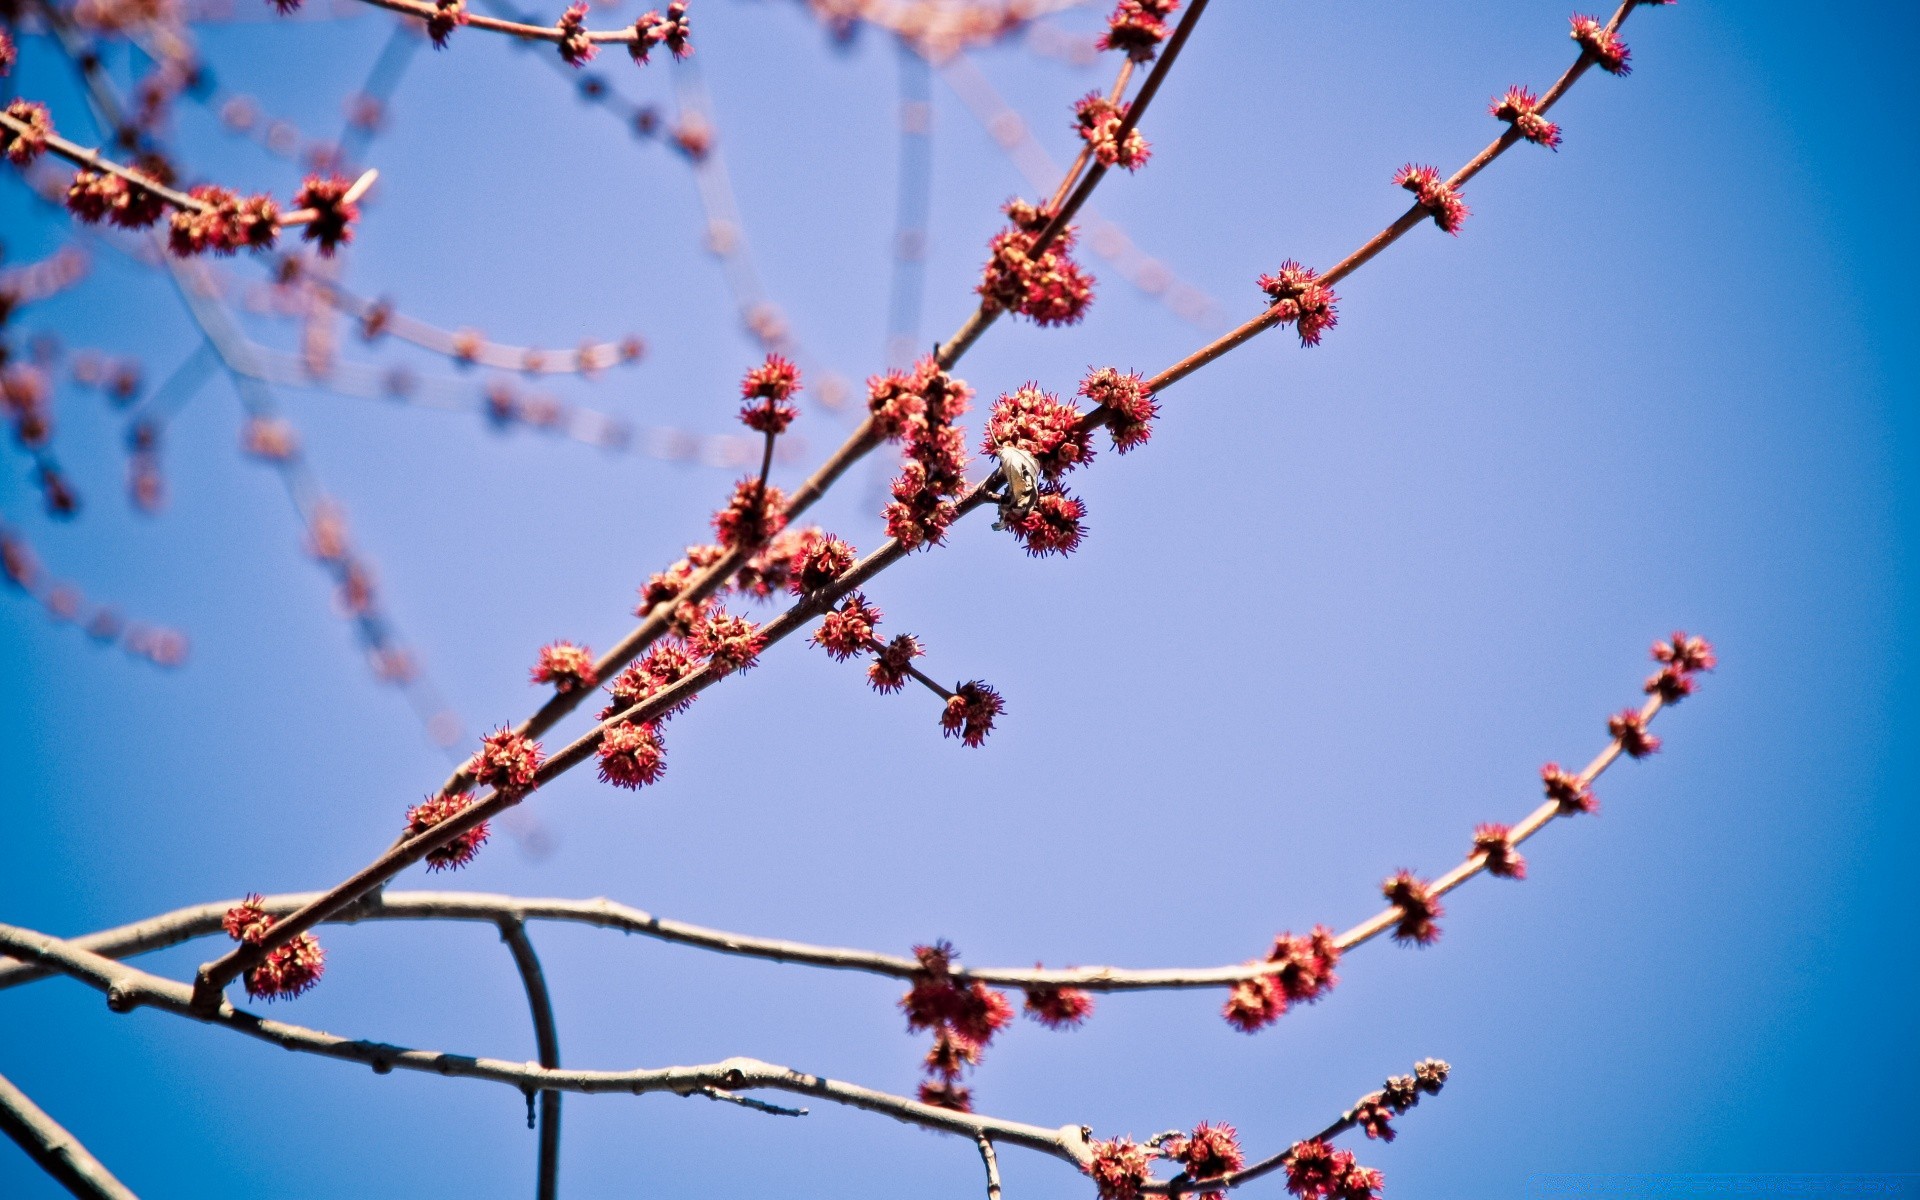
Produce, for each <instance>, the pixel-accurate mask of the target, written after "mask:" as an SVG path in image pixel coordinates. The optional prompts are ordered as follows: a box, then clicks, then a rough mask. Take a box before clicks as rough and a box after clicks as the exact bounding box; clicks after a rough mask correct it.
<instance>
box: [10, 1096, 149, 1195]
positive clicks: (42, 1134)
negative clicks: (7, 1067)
mask: <svg viewBox="0 0 1920 1200" xmlns="http://www.w3.org/2000/svg"><path fill="white" fill-rule="evenodd" d="M0 1130H5V1131H6V1134H7V1136H8V1137H10V1138H12V1139H13V1140H14V1141H15V1142H16V1143H17V1144H18V1145H19V1147H20V1148H21V1149H22V1150H25V1151H26V1152H27V1157H28V1158H31V1159H32V1160H33V1161H34V1162H35V1163H38V1164H39V1166H40V1169H41V1170H43V1171H45V1172H46V1173H47V1174H49V1175H51V1176H53V1178H54V1180H55V1181H56V1182H58V1183H59V1184H60V1186H61V1187H64V1188H66V1189H67V1190H68V1191H69V1192H72V1193H73V1194H74V1195H76V1196H80V1197H82V1198H83V1200H85V1198H86V1197H93V1198H94V1200H138V1197H136V1196H135V1195H134V1194H133V1193H132V1192H130V1191H128V1190H127V1186H126V1185H125V1184H123V1183H121V1182H120V1181H119V1180H118V1179H115V1178H114V1177H113V1172H112V1171H109V1170H107V1168H106V1167H104V1166H102V1165H101V1163H100V1160H99V1159H97V1158H95V1157H94V1156H93V1155H92V1154H90V1153H88V1151H87V1148H86V1147H85V1146H83V1145H81V1144H80V1139H78V1138H76V1137H74V1136H73V1135H72V1134H71V1133H68V1132H67V1131H66V1129H65V1127H63V1126H62V1125H61V1124H60V1122H58V1121H56V1120H54V1119H53V1118H52V1117H50V1116H48V1115H47V1114H46V1112H45V1111H44V1110H43V1109H41V1107H40V1106H39V1105H37V1104H35V1103H34V1102H33V1100H32V1098H31V1097H29V1096H28V1095H27V1094H26V1093H25V1092H23V1091H21V1090H20V1089H19V1088H17V1087H15V1086H14V1085H13V1081H12V1080H10V1079H8V1078H7V1077H6V1076H5V1075H0Z"/></svg>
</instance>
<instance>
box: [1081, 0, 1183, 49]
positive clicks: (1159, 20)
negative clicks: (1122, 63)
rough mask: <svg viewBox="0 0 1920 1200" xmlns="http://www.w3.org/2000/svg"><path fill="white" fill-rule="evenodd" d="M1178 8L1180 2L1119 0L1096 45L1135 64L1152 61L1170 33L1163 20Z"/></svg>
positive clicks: (1165, 21) (1175, 0)
mask: <svg viewBox="0 0 1920 1200" xmlns="http://www.w3.org/2000/svg"><path fill="white" fill-rule="evenodd" d="M1179 7H1180V0H1120V3H1119V4H1118V5H1117V6H1115V8H1114V10H1113V13H1112V15H1111V16H1109V17H1108V18H1107V31H1106V32H1105V33H1103V34H1101V35H1100V40H1099V42H1098V43H1097V45H1098V46H1099V47H1100V49H1102V50H1118V51H1120V52H1122V53H1124V54H1125V55H1126V56H1127V57H1128V58H1130V59H1132V60H1133V61H1134V62H1137V63H1143V62H1152V61H1153V56H1154V55H1155V54H1157V53H1159V51H1160V43H1161V42H1164V41H1166V40H1167V35H1168V33H1169V32H1171V31H1170V30H1168V28H1167V18H1168V17H1171V16H1172V15H1173V10H1174V9H1176V8H1179Z"/></svg>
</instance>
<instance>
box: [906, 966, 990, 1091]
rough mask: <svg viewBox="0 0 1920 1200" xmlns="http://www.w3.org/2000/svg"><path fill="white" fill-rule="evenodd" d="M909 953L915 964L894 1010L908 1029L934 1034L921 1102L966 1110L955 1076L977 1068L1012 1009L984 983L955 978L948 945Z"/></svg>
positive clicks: (927, 1059) (963, 1089) (957, 1076)
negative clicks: (930, 1077)
mask: <svg viewBox="0 0 1920 1200" xmlns="http://www.w3.org/2000/svg"><path fill="white" fill-rule="evenodd" d="M913 955H914V957H915V958H916V959H918V960H919V964H920V965H919V969H918V970H916V971H915V972H914V974H913V976H912V983H911V984H910V986H909V987H908V989H907V992H906V994H905V995H903V996H901V997H900V1009H901V1011H902V1012H904V1013H906V1015H907V1028H908V1029H909V1030H914V1031H918V1030H926V1029H931V1030H933V1031H934V1041H933V1047H932V1048H931V1049H930V1050H929V1051H928V1052H927V1057H926V1062H925V1066H926V1070H927V1072H928V1074H929V1075H931V1076H933V1077H934V1078H933V1079H930V1080H929V1081H928V1082H927V1083H925V1084H922V1085H921V1089H920V1098H921V1102H922V1103H925V1104H933V1105H936V1106H938V1107H942V1108H957V1109H958V1110H959V1111H961V1112H967V1111H970V1104H971V1097H970V1095H969V1094H968V1092H967V1090H966V1089H965V1088H963V1087H960V1086H959V1082H958V1081H959V1078H960V1075H961V1072H962V1071H964V1070H965V1069H966V1068H968V1067H972V1066H974V1065H976V1064H978V1063H979V1061H980V1055H981V1052H982V1051H984V1050H985V1049H986V1047H987V1044H988V1043H989V1042H991V1041H992V1040H993V1035H994V1034H995V1033H998V1032H999V1031H1000V1030H1001V1029H1003V1028H1005V1027H1006V1026H1007V1025H1008V1023H1010V1022H1011V1021H1012V1020H1013V1006H1012V1005H1011V1004H1010V1003H1008V1001H1007V997H1006V995H1005V994H1004V993H1002V992H997V991H995V990H993V989H992V988H990V987H988V986H987V985H986V984H984V983H980V982H978V981H974V982H971V983H963V982H962V981H960V980H958V979H955V978H954V976H953V960H954V959H955V958H956V957H957V955H956V953H955V951H954V949H953V946H952V945H951V944H950V943H947V942H944V941H941V942H935V943H933V944H932V945H930V946H915V947H914V948H913Z"/></svg>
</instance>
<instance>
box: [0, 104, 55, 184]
mask: <svg viewBox="0 0 1920 1200" xmlns="http://www.w3.org/2000/svg"><path fill="white" fill-rule="evenodd" d="M5 112H6V115H7V116H9V117H11V118H13V119H14V120H15V121H17V122H19V123H20V124H21V125H23V126H25V128H23V129H15V128H14V127H13V126H11V125H7V124H0V154H4V155H6V157H7V161H8V162H11V163H12V164H13V165H14V166H16V167H24V166H26V165H27V164H28V163H30V162H32V161H33V160H34V159H36V158H39V157H40V156H41V155H42V154H45V153H46V152H47V139H48V138H50V137H52V136H53V119H52V118H51V117H49V116H47V106H46V105H44V104H36V103H34V102H33V101H31V100H15V101H13V102H12V103H10V104H8V105H7V107H6V109H5Z"/></svg>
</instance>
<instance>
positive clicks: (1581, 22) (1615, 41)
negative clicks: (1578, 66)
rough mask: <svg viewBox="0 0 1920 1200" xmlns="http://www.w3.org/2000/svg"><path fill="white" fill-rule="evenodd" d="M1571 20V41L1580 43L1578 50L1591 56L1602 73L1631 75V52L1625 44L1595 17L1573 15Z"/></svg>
mask: <svg viewBox="0 0 1920 1200" xmlns="http://www.w3.org/2000/svg"><path fill="white" fill-rule="evenodd" d="M1571 20H1572V22H1573V33H1572V35H1571V36H1572V38H1573V40H1574V41H1576V42H1579V43H1580V49H1582V50H1584V51H1585V52H1586V53H1588V54H1590V55H1592V56H1593V60H1594V62H1595V63H1596V64H1597V65H1598V66H1599V68H1600V69H1601V70H1602V71H1605V72H1607V73H1608V74H1610V75H1627V74H1630V73H1632V71H1633V64H1632V62H1631V61H1630V60H1631V59H1632V57H1633V52H1632V51H1631V50H1628V49H1627V44H1626V43H1625V42H1623V41H1621V40H1620V38H1619V35H1617V34H1615V33H1614V32H1613V30H1611V29H1608V28H1607V27H1606V26H1605V25H1603V24H1601V23H1600V21H1599V19H1598V18H1595V17H1585V16H1581V15H1580V14H1579V13H1575V14H1573V17H1572V18H1571Z"/></svg>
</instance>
